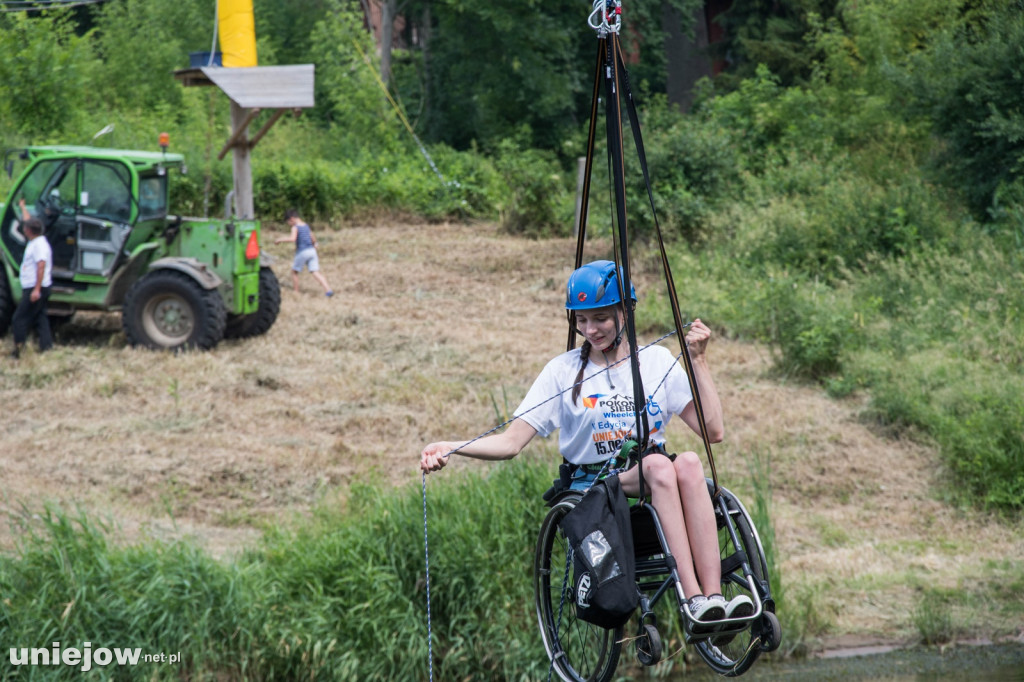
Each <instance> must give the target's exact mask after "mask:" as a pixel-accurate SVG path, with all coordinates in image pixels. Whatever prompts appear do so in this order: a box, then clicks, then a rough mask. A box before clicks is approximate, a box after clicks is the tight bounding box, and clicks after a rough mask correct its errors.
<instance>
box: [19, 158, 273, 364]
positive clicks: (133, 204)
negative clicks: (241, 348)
mask: <svg viewBox="0 0 1024 682" xmlns="http://www.w3.org/2000/svg"><path fill="white" fill-rule="evenodd" d="M19 164H20V165H21V166H22V168H23V170H21V172H20V174H19V175H18V178H17V180H16V181H15V182H14V185H13V187H12V189H11V192H10V194H9V196H8V199H7V202H6V203H5V204H0V269H2V270H0V337H2V336H4V335H5V334H6V333H7V329H8V328H9V327H10V323H11V317H12V316H13V313H14V308H15V303H16V302H17V301H18V300H19V299H20V297H21V295H22V291H21V284H20V282H19V280H18V271H19V267H20V263H21V257H22V254H23V253H24V251H25V244H26V239H25V235H24V234H23V233H22V231H21V229H20V228H21V223H22V222H23V220H24V214H25V213H27V214H29V215H31V216H35V217H38V218H40V219H41V220H42V221H43V224H44V226H45V228H46V238H47V239H48V240H49V242H50V246H51V247H52V249H53V289H52V292H51V294H50V300H49V306H48V308H47V313H48V315H49V316H50V318H51V320H60V319H62V318H63V319H67V318H69V317H70V316H71V315H73V314H74V313H75V311H77V310H100V311H120V312H121V323H122V325H123V327H124V332H125V335H126V337H127V339H128V342H129V343H130V344H132V345H135V346H145V347H148V348H156V349H181V348H199V349H209V348H213V347H214V346H216V345H217V344H218V343H219V342H220V340H221V339H222V338H225V337H227V338H232V337H233V338H240V337H248V336H256V335H258V334H263V333H265V332H266V331H267V330H268V329H270V327H271V326H272V325H273V324H274V321H275V320H276V319H277V313H278V311H279V309H280V307H281V290H280V286H279V284H278V281H277V277H276V276H275V275H274V273H273V271H272V270H271V269H270V267H269V261H268V260H267V259H266V257H265V256H264V255H263V254H262V253H261V250H260V225H259V223H258V222H257V221H252V220H235V219H227V218H226V219H224V220H216V219H206V218H183V217H182V216H179V215H170V214H169V213H168V210H167V197H168V180H169V172H170V171H171V170H172V169H177V170H179V171H182V172H183V171H184V158H183V157H182V156H181V155H180V154H169V153H166V151H164V152H143V151H125V150H119V149H102V148H97V147H74V146H33V147H25V148H21V149H14V150H8V151H7V153H6V155H5V158H4V165H5V168H6V171H7V173H8V176H9V177H11V178H13V177H14V171H15V166H16V165H19ZM22 200H24V208H22Z"/></svg>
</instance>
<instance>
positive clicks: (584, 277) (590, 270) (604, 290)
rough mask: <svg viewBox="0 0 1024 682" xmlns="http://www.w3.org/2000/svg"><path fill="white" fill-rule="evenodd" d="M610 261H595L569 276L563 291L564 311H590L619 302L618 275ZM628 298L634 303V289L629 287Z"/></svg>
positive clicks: (631, 286) (618, 271)
mask: <svg viewBox="0 0 1024 682" xmlns="http://www.w3.org/2000/svg"><path fill="white" fill-rule="evenodd" d="M621 270H622V269H621V268H619V269H618V270H616V268H615V263H613V262H612V261H610V260H596V261H594V262H592V263H587V264H586V265H584V266H583V267H581V268H579V269H577V270H576V271H574V272H573V273H572V274H571V275H569V284H568V285H567V286H566V291H565V309H566V310H592V309H594V308H605V307H607V306H610V305H615V304H616V303H619V302H621V300H622V298H621V296H619V279H618V278H619V273H621ZM629 297H630V298H631V299H633V302H634V303H635V302H636V289H634V288H633V285H632V284H630V285H629Z"/></svg>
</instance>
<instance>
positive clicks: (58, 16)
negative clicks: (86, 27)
mask: <svg viewBox="0 0 1024 682" xmlns="http://www.w3.org/2000/svg"><path fill="white" fill-rule="evenodd" d="M75 29H76V25H75V23H74V21H73V18H72V15H71V14H70V13H68V12H67V11H53V12H46V13H43V14H42V15H41V16H37V17H30V16H28V15H27V14H23V13H3V14H0V83H2V84H3V89H2V92H3V96H2V97H0V120H2V121H3V122H2V123H0V131H5V132H7V133H8V134H19V135H21V136H23V137H25V138H27V140H28V141H34V142H38V141H40V140H42V139H55V138H57V137H59V136H60V135H61V134H62V133H64V131H66V130H73V129H74V121H75V117H76V113H77V112H78V111H80V110H81V109H83V108H85V107H86V106H87V105H88V103H89V102H90V101H92V97H91V95H92V93H91V90H92V87H93V85H94V83H95V80H94V78H93V75H94V74H95V72H96V69H97V67H98V62H97V60H96V57H95V54H94V52H93V49H92V46H91V42H90V41H91V39H92V34H91V33H86V34H85V35H82V36H79V35H77V34H76V32H75Z"/></svg>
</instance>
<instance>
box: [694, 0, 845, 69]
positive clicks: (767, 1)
mask: <svg viewBox="0 0 1024 682" xmlns="http://www.w3.org/2000/svg"><path fill="white" fill-rule="evenodd" d="M838 5H839V0H734V2H733V3H732V6H731V7H730V8H729V10H728V11H726V12H724V13H723V14H721V15H719V16H718V17H717V18H716V23H718V24H719V25H720V26H721V27H722V29H723V31H724V34H725V39H724V40H723V41H721V42H719V43H717V44H716V45H714V46H713V51H714V53H715V55H716V56H717V57H718V58H720V59H722V60H724V61H725V62H726V64H727V70H726V73H725V74H723V76H720V77H719V79H718V83H719V87H720V88H731V87H734V86H735V85H737V84H738V83H739V82H740V81H741V80H742V79H744V78H751V77H753V76H754V75H755V73H756V71H757V66H758V64H764V65H766V66H767V67H768V68H769V69H770V70H771V72H772V73H774V74H775V75H776V76H778V77H779V79H780V82H781V84H782V85H784V86H785V85H794V84H802V83H806V82H807V80H808V79H809V78H810V76H811V74H812V72H813V70H814V63H815V62H816V61H817V60H818V59H819V58H820V57H821V53H820V51H819V50H818V49H817V48H816V47H815V45H814V44H813V43H811V42H810V41H808V40H807V37H808V35H809V34H810V33H811V29H812V23H813V21H814V18H815V17H817V18H820V19H822V20H825V21H827V20H829V19H831V18H833V17H835V16H836V13H837V6H838Z"/></svg>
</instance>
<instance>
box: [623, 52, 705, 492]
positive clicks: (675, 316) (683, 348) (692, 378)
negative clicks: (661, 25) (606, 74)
mask: <svg viewBox="0 0 1024 682" xmlns="http://www.w3.org/2000/svg"><path fill="white" fill-rule="evenodd" d="M621 60H622V55H621V54H620V55H619V66H620V68H621V69H622V73H623V75H624V77H623V85H624V96H625V98H626V104H627V106H626V110H627V112H628V115H629V124H630V128H631V129H632V131H633V143H634V145H635V146H636V152H637V158H638V159H639V161H640V168H641V170H642V171H643V176H644V184H645V185H646V187H647V198H648V199H649V200H650V202H651V215H652V216H653V217H654V227H655V232H656V233H657V235H658V247H659V249H660V251H661V266H662V269H663V270H664V273H665V284H666V286H667V288H668V298H669V303H670V305H671V306H672V320H673V322H674V323H675V327H676V334H677V336H678V341H679V348H680V354H681V355H682V358H683V365H684V366H685V367H686V377H687V379H688V380H689V382H690V393H691V394H692V395H693V406H694V409H695V411H696V413H697V422H698V423H699V425H700V437H701V439H702V440H703V441H704V451H705V452H706V453H707V458H708V466H709V467H710V469H711V480H712V481H713V483H714V487H715V491H714V496H715V497H718V495H719V494H720V493H721V489H720V488H719V485H718V472H717V471H716V470H715V458H714V455H713V454H712V452H711V439H710V438H708V429H707V423H706V421H705V419H704V406H703V404H702V403H701V400H700V390H699V388H698V386H697V377H696V375H695V373H694V369H693V360H692V359H691V358H690V349H689V348H688V347H687V345H686V337H685V335H684V334H683V326H684V325H683V317H682V315H681V314H680V312H679V296H678V295H677V293H676V285H675V280H673V279H672V268H671V266H670V265H669V261H668V254H667V253H666V251H665V240H664V238H663V236H662V233H661V224H660V223H659V222H658V211H657V209H656V208H655V206H654V191H653V190H652V189H651V177H650V172H649V171H648V169H647V155H646V153H645V152H644V141H643V136H642V134H641V132H640V120H639V117H638V116H637V112H636V102H635V101H634V100H633V93H632V91H631V90H630V88H629V76H628V74H627V73H626V67H625V65H624V64H623V63H622V61H621Z"/></svg>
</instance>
